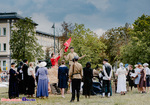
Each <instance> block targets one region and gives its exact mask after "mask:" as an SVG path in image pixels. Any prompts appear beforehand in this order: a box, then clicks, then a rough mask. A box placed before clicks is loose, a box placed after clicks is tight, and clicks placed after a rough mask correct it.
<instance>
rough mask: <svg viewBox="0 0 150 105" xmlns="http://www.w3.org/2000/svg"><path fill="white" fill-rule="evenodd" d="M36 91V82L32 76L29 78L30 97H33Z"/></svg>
mask: <svg viewBox="0 0 150 105" xmlns="http://www.w3.org/2000/svg"><path fill="white" fill-rule="evenodd" d="M34 91H35V80H34V78H33V77H32V76H29V77H28V92H27V93H28V95H33V94H34Z"/></svg>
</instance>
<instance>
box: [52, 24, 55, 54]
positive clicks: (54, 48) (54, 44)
mask: <svg viewBox="0 0 150 105" xmlns="http://www.w3.org/2000/svg"><path fill="white" fill-rule="evenodd" d="M52 28H54V54H55V23H54V24H53V26H52Z"/></svg>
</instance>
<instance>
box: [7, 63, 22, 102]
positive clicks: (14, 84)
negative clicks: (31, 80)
mask: <svg viewBox="0 0 150 105" xmlns="http://www.w3.org/2000/svg"><path fill="white" fill-rule="evenodd" d="M14 69H15V63H11V69H10V71H9V74H10V77H9V92H8V93H9V94H8V95H9V99H12V98H16V97H19V91H18V79H17V74H18V73H17V72H16V71H15V70H14Z"/></svg>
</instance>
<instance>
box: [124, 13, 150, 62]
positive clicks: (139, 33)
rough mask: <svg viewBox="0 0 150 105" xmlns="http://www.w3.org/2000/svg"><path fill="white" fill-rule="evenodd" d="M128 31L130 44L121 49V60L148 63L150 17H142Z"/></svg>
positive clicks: (149, 54) (149, 60)
mask: <svg viewBox="0 0 150 105" xmlns="http://www.w3.org/2000/svg"><path fill="white" fill-rule="evenodd" d="M133 27H134V28H133V30H130V33H129V34H130V35H131V38H130V42H129V43H128V44H127V45H124V46H122V48H121V58H122V59H123V61H124V62H127V63H130V64H136V63H137V62H141V63H144V62H148V63H150V59H149V58H150V16H148V15H144V14H143V15H142V16H141V17H139V18H138V19H137V20H135V22H134V24H133Z"/></svg>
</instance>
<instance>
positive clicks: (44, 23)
mask: <svg viewBox="0 0 150 105" xmlns="http://www.w3.org/2000/svg"><path fill="white" fill-rule="evenodd" d="M32 20H33V21H35V22H36V23H37V24H38V26H37V30H39V31H42V32H46V33H51V34H53V29H52V28H51V27H52V25H53V22H51V21H50V20H49V19H48V17H47V16H46V15H44V14H42V13H33V14H32ZM59 28H61V23H59V22H57V23H55V29H56V35H57V34H58V31H60V30H59Z"/></svg>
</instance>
